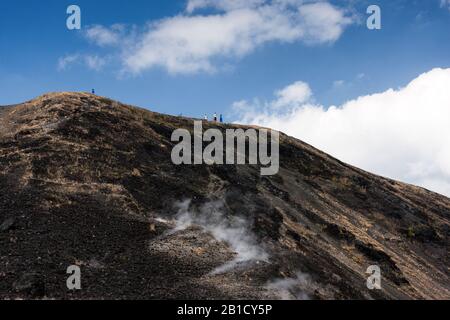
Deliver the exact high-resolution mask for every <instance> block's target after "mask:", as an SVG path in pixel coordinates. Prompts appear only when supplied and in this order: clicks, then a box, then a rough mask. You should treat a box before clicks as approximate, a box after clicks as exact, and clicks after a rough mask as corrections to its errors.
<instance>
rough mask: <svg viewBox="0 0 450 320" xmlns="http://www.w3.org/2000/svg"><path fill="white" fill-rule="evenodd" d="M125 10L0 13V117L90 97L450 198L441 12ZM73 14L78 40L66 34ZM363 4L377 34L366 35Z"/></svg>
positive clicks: (60, 6) (89, 6)
mask: <svg viewBox="0 0 450 320" xmlns="http://www.w3.org/2000/svg"><path fill="white" fill-rule="evenodd" d="M131 3H132V4H126V3H125V2H124V1H118V0H117V1H115V0H108V1H107V0H96V1H92V0H91V1H88V0H74V2H72V1H70V2H69V1H65V0H45V1H32V0H28V1H25V0H16V1H10V0H8V1H6V0H4V1H1V2H0V13H1V19H0V105H7V104H13V103H18V102H22V101H26V100H29V99H31V98H34V97H36V96H38V95H41V94H43V93H46V92H55V91H90V90H91V88H95V89H96V92H97V94H99V95H102V96H107V97H111V98H113V99H117V100H119V101H122V102H126V103H130V104H134V105H137V106H141V107H147V108H149V109H151V110H153V111H157V112H162V113H167V114H173V115H179V114H183V115H186V116H193V117H199V118H200V117H203V115H204V114H205V113H206V114H208V115H209V116H210V117H211V115H212V114H213V113H214V112H217V113H223V114H224V115H225V120H227V121H236V122H241V123H251V124H259V125H263V126H266V127H271V128H274V129H277V130H280V131H283V132H285V133H287V134H289V135H291V136H294V137H297V138H299V139H301V140H303V141H305V142H308V143H310V144H312V145H313V146H316V147H317V148H319V149H321V150H323V151H325V152H327V153H329V154H331V155H333V156H335V157H337V158H339V159H340V160H342V161H344V162H347V163H349V164H352V165H355V166H357V167H360V168H362V169H365V170H368V171H370V172H373V173H377V174H380V175H383V176H387V177H390V178H394V179H397V180H401V181H404V182H409V183H412V184H416V185H419V186H423V187H425V188H428V189H430V190H433V191H437V192H440V193H442V194H445V195H448V196H450V160H449V159H450V139H448V138H447V137H449V136H450V0H420V1H419V0H385V1H366V0H329V1H325V0H174V1H167V0H164V1H162V0H161V1H157V0H153V1H148V0H133V1H132V2H131ZM71 4H75V5H78V6H79V7H80V8H81V14H82V15H81V19H82V21H81V23H82V28H81V30H75V31H73V30H72V31H71V30H68V29H67V27H66V20H67V17H68V15H67V14H66V9H67V7H68V6H69V5H71ZM373 4H374V5H378V6H379V7H380V8H381V13H382V28H381V30H369V29H368V28H367V26H366V20H367V17H368V15H367V14H366V10H367V8H368V6H369V5H373ZM334 106H336V107H334Z"/></svg>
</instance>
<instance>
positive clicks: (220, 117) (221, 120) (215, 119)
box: [205, 113, 223, 123]
mask: <svg viewBox="0 0 450 320" xmlns="http://www.w3.org/2000/svg"><path fill="white" fill-rule="evenodd" d="M205 121H209V119H208V115H206V114H205ZM213 121H214V122H218V121H219V122H220V123H223V115H220V116H219V118H217V113H214V115H213Z"/></svg>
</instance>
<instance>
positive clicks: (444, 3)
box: [441, 0, 450, 10]
mask: <svg viewBox="0 0 450 320" xmlns="http://www.w3.org/2000/svg"><path fill="white" fill-rule="evenodd" d="M441 8H447V9H448V10H450V0H441Z"/></svg>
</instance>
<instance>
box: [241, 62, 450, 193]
mask: <svg viewBox="0 0 450 320" xmlns="http://www.w3.org/2000/svg"><path fill="white" fill-rule="evenodd" d="M306 87H307V84H306V83H301V82H300V83H297V84H294V85H291V86H288V87H287V88H286V89H283V90H280V91H278V92H277V93H276V96H277V98H276V99H274V100H273V101H266V102H261V101H259V100H258V99H254V100H253V101H245V100H243V101H239V102H236V103H234V105H233V107H234V110H235V112H237V114H238V117H239V119H240V120H239V122H240V123H247V124H258V125H262V126H266V127H271V128H274V129H277V130H280V131H282V132H285V133H287V134H289V135H292V136H294V137H296V138H299V139H301V140H303V141H305V142H307V143H310V144H312V145H314V146H315V147H317V148H319V149H321V150H323V151H325V152H327V153H329V154H331V155H333V156H335V157H337V158H339V159H340V160H342V161H345V162H347V163H350V164H352V165H355V166H358V167H360V168H362V169H365V170H368V171H371V172H374V173H376V174H380V175H383V176H387V177H390V178H394V179H397V180H401V181H404V182H408V183H412V184H415V185H419V186H422V187H425V188H428V189H430V190H433V191H436V192H439V193H442V194H444V195H447V196H450V139H449V137H450V90H449V88H450V69H433V70H431V71H429V72H427V73H424V74H422V75H420V76H419V77H417V78H416V79H414V80H413V81H411V82H410V83H409V84H408V85H407V86H406V87H404V88H400V89H397V90H394V89H389V90H387V91H385V92H382V93H377V94H373V95H368V96H363V97H359V98H357V99H355V100H351V101H348V102H347V103H345V104H343V105H341V106H331V107H329V108H326V107H324V106H322V105H319V104H317V103H314V102H312V101H311V98H309V100H308V101H305V98H306V97H307V96H308V94H305V92H307V90H306V89H305V88H306ZM308 88H309V87H308Z"/></svg>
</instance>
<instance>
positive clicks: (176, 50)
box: [86, 0, 353, 74]
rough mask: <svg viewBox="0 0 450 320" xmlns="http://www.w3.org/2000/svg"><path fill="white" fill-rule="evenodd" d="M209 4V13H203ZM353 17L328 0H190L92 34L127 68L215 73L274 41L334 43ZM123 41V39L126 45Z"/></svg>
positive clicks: (89, 33)
mask: <svg viewBox="0 0 450 320" xmlns="http://www.w3.org/2000/svg"><path fill="white" fill-rule="evenodd" d="M205 8H209V9H211V10H208V12H207V13H206V12H203V13H202V12H199V10H200V9H205ZM352 23H353V20H352V18H350V17H349V16H347V14H346V12H345V10H343V9H340V8H338V7H336V6H333V5H331V4H330V3H328V2H322V1H321V2H316V1H306V2H305V1H302V0H247V1H243V0H214V1H212V0H190V1H188V3H187V7H186V10H185V11H184V12H183V13H181V14H179V15H177V16H174V17H170V18H166V19H161V20H158V21H154V22H152V23H149V24H148V25H147V26H146V27H145V28H144V30H142V31H141V32H139V33H133V34H126V32H125V31H124V28H123V26H120V27H119V28H118V27H111V28H106V27H103V26H94V27H91V28H89V29H88V31H87V32H86V37H87V38H88V39H89V40H91V41H92V42H94V43H96V44H98V45H100V46H106V45H117V46H118V47H119V48H121V50H122V51H121V53H120V57H121V59H122V62H123V65H124V71H126V72H130V73H134V74H136V73H140V72H143V71H145V70H148V69H151V68H156V67H160V68H163V69H165V70H167V71H168V72H169V73H172V74H177V73H183V74H188V73H198V72H214V71H216V70H217V69H218V68H219V69H220V67H221V65H226V63H223V64H222V63H221V62H225V60H230V59H238V58H241V57H243V56H245V55H248V54H250V53H251V52H252V51H254V50H255V49H256V48H258V47H261V46H263V45H264V44H266V43H269V42H284V43H292V42H298V41H302V42H304V43H307V44H315V45H316V44H329V43H333V42H335V41H336V40H338V39H339V38H340V36H341V35H342V33H343V32H344V30H345V28H346V27H347V26H348V25H350V24H352ZM122 43H123V44H122Z"/></svg>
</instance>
